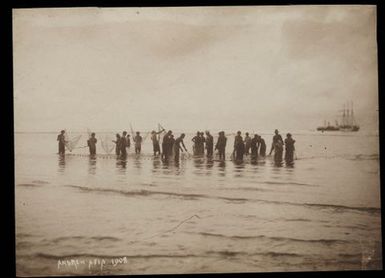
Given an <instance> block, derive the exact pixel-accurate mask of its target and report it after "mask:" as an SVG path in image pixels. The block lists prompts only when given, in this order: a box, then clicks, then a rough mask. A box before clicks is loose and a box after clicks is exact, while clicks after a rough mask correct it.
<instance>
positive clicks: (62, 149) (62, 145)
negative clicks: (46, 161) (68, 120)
mask: <svg viewBox="0 0 385 278" xmlns="http://www.w3.org/2000/svg"><path fill="white" fill-rule="evenodd" d="M64 134H65V131H64V130H62V131H60V134H59V135H58V136H57V141H59V154H65V152H66V148H65V144H66V140H65V135H64Z"/></svg>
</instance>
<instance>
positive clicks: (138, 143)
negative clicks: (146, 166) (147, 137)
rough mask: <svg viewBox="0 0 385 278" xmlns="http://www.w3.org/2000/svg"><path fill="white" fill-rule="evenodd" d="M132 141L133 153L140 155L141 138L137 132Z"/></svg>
mask: <svg viewBox="0 0 385 278" xmlns="http://www.w3.org/2000/svg"><path fill="white" fill-rule="evenodd" d="M133 140H134V142H135V153H136V154H140V151H141V149H142V141H143V138H142V136H140V132H139V131H137V132H136V136H135V137H134V139H133Z"/></svg>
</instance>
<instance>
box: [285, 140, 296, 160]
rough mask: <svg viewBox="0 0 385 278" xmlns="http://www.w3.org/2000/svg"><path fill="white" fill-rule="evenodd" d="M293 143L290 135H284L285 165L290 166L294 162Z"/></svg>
mask: <svg viewBox="0 0 385 278" xmlns="http://www.w3.org/2000/svg"><path fill="white" fill-rule="evenodd" d="M294 143H295V140H294V139H293V138H292V137H291V134H290V133H288V134H286V139H285V161H286V163H288V164H290V163H293V161H294V150H295V148H294Z"/></svg>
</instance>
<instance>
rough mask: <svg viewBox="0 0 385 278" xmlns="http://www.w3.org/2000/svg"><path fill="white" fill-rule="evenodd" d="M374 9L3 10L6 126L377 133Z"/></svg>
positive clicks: (52, 129)
mask: <svg viewBox="0 0 385 278" xmlns="http://www.w3.org/2000/svg"><path fill="white" fill-rule="evenodd" d="M375 29H376V10H375V7H374V6H306V7H305V6H291V7H284V6H282V7H279V6H274V7H266V6H265V7H205V8H187V7H184V8H113V9H104V8H103V9H99V8H76V9H28V10H27V9H17V10H14V101H15V130H16V131H57V130H61V129H64V128H66V129H68V130H74V131H75V130H78V131H82V130H83V131H84V130H86V129H87V128H90V129H93V130H96V131H102V130H117V131H121V130H123V129H128V128H129V124H130V123H132V125H133V126H134V128H138V129H140V130H149V129H154V128H156V126H157V123H158V122H160V123H162V124H163V125H164V126H165V127H166V128H170V129H173V130H186V131H194V130H197V129H199V130H204V129H211V130H219V129H223V130H226V131H232V130H233V129H234V130H237V129H242V130H245V129H248V130H254V131H258V130H266V129H267V130H270V129H271V130H273V129H275V128H279V129H281V130H304V129H314V128H316V127H317V126H318V125H321V124H322V123H323V120H324V119H325V120H330V121H334V119H335V118H336V116H337V115H338V113H340V112H339V110H340V109H342V107H343V104H344V103H346V102H347V101H353V102H354V108H355V114H356V118H357V120H358V122H359V124H360V125H361V128H362V129H376V128H377V114H378V112H377V109H378V88H377V78H378V77H377V44H376V30H375Z"/></svg>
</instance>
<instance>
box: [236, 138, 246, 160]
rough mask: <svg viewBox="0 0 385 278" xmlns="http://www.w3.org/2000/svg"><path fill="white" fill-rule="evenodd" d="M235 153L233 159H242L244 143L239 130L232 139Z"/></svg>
mask: <svg viewBox="0 0 385 278" xmlns="http://www.w3.org/2000/svg"><path fill="white" fill-rule="evenodd" d="M233 153H235V159H236V160H238V161H242V160H243V155H244V154H245V144H244V143H243V138H242V136H241V132H240V131H238V132H237V135H236V136H235V139H234V151H233Z"/></svg>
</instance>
